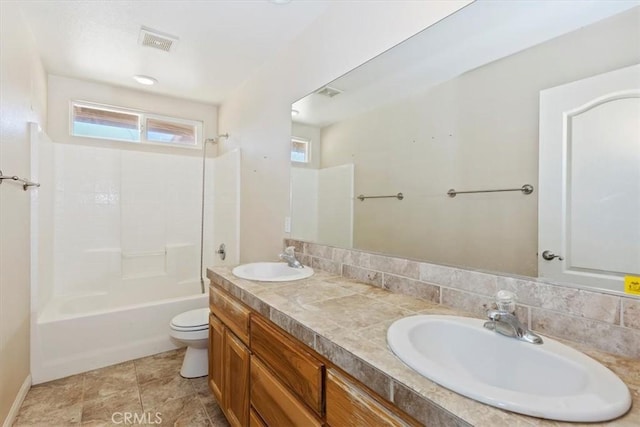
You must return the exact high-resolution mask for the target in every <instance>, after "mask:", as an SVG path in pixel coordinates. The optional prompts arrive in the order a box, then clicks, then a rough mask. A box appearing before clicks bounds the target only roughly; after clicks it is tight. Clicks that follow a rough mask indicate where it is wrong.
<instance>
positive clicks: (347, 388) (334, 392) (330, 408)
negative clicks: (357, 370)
mask: <svg viewBox="0 0 640 427" xmlns="http://www.w3.org/2000/svg"><path fill="white" fill-rule="evenodd" d="M326 392H327V424H329V425H330V426H332V427H343V426H349V427H370V426H394V427H401V426H402V427H404V426H414V425H417V424H415V423H413V422H410V421H409V420H404V419H403V418H402V417H400V416H399V414H396V413H394V412H392V411H391V410H389V409H388V408H386V407H385V406H384V405H382V404H381V403H380V402H378V401H377V400H376V399H374V398H373V397H372V396H371V395H370V394H369V393H368V392H367V391H366V390H364V389H363V388H361V387H360V386H358V385H357V384H356V383H355V382H352V381H351V380H349V379H348V378H346V377H344V376H342V375H341V374H340V373H338V372H337V371H335V370H333V369H329V370H328V371H327V390H326Z"/></svg>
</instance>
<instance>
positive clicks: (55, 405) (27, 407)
mask: <svg viewBox="0 0 640 427" xmlns="http://www.w3.org/2000/svg"><path fill="white" fill-rule="evenodd" d="M83 385H84V374H80V375H73V376H70V377H66V378H62V379H59V380H55V381H49V382H46V383H43V384H38V385H35V386H33V387H31V389H30V390H29V392H28V393H27V396H26V397H25V399H24V402H23V403H22V406H21V408H20V412H26V413H29V414H32V415H33V416H35V414H37V413H40V412H46V411H54V410H56V409H63V408H64V407H68V406H73V405H76V404H79V403H82V391H83Z"/></svg>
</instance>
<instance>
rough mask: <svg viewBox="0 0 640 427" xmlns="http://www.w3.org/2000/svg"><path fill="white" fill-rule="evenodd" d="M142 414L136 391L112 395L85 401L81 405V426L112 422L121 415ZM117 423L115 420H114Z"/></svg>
mask: <svg viewBox="0 0 640 427" xmlns="http://www.w3.org/2000/svg"><path fill="white" fill-rule="evenodd" d="M125 413H129V414H134V413H135V414H138V416H141V414H142V405H141V404H140V395H139V393H138V390H128V391H124V392H121V393H113V394H110V395H109V396H107V397H104V398H96V399H92V400H85V401H84V403H83V405H82V424H92V425H99V424H100V423H107V424H106V425H110V423H113V422H114V419H118V420H119V417H121V416H123V414H125ZM116 423H117V420H116Z"/></svg>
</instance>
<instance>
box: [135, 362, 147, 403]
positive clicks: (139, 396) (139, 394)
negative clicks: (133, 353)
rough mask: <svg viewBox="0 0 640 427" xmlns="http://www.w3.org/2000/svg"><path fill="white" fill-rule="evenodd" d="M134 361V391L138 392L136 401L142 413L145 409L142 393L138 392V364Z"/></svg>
mask: <svg viewBox="0 0 640 427" xmlns="http://www.w3.org/2000/svg"><path fill="white" fill-rule="evenodd" d="M136 360H138V359H136ZM136 360H134V361H133V371H134V372H135V375H136V390H137V391H138V399H140V408H142V413H144V412H145V411H146V408H145V407H144V402H143V401H142V392H141V391H140V382H139V381H138V364H137V363H136Z"/></svg>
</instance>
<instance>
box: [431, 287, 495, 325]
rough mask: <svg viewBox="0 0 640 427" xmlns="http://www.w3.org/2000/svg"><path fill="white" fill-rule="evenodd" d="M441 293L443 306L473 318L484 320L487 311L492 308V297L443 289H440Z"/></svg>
mask: <svg viewBox="0 0 640 427" xmlns="http://www.w3.org/2000/svg"><path fill="white" fill-rule="evenodd" d="M441 292H442V304H443V305H446V306H448V307H453V308H455V309H458V310H463V311H466V312H467V313H470V314H472V315H474V316H475V317H479V318H484V317H486V315H487V310H489V309H491V308H493V298H492V297H488V296H484V295H476V294H472V293H469V292H463V291H458V290H456V289H449V288H445V287H443V288H442V289H441Z"/></svg>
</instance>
